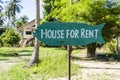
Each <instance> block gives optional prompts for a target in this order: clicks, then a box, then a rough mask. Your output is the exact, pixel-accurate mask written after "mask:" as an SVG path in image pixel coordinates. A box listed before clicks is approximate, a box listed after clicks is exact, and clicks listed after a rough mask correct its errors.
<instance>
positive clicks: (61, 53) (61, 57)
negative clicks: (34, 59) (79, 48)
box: [0, 47, 79, 80]
mask: <svg viewBox="0 0 120 80" xmlns="http://www.w3.org/2000/svg"><path fill="white" fill-rule="evenodd" d="M11 49H12V50H13V48H11ZM11 49H10V48H8V49H7V48H6V49H0V50H4V51H6V52H8V53H10V52H11ZM40 49H41V50H40V52H41V55H40V59H41V60H40V63H39V64H38V65H34V66H33V67H31V68H23V65H24V64H25V63H26V62H27V61H28V60H27V59H25V60H22V61H20V63H19V64H17V65H15V66H13V67H12V68H11V69H10V70H8V71H4V72H3V73H0V76H1V77H0V80H6V79H10V80H13V79H14V80H25V79H26V80H39V79H40V80H47V79H48V78H53V77H62V76H67V57H66V50H61V49H59V48H42V47H41V48H40ZM16 50H17V51H18V52H20V53H19V54H22V53H23V54H24V53H26V54H27V53H32V50H33V48H29V47H25V48H22V49H21V48H17V49H16ZM22 51H23V52H22ZM26 51H27V52H26ZM2 52H3V51H2ZM18 57H20V56H18ZM71 67H72V68H71V69H72V75H74V74H77V72H78V69H79V68H78V66H77V65H75V64H73V63H72V66H71ZM6 76H7V77H6Z"/></svg>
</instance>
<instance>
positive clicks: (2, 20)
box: [0, 0, 4, 26]
mask: <svg viewBox="0 0 120 80" xmlns="http://www.w3.org/2000/svg"><path fill="white" fill-rule="evenodd" d="M2 4H3V1H2V0H0V26H1V25H3V23H4V19H3V13H2V10H3V7H2Z"/></svg>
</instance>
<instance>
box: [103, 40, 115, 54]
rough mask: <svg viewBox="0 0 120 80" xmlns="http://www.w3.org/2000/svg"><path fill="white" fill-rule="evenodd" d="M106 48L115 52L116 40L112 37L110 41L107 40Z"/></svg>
mask: <svg viewBox="0 0 120 80" xmlns="http://www.w3.org/2000/svg"><path fill="white" fill-rule="evenodd" d="M105 47H107V50H108V51H109V52H110V53H117V40H116V39H112V40H111V41H110V42H108V43H107V44H106V46H105Z"/></svg>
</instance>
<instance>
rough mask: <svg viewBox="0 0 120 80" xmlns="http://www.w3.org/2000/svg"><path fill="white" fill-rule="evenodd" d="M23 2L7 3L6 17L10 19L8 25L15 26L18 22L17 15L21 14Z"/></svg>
mask: <svg viewBox="0 0 120 80" xmlns="http://www.w3.org/2000/svg"><path fill="white" fill-rule="evenodd" d="M20 2H21V0H10V1H7V5H6V6H5V16H6V18H7V19H8V24H9V25H11V26H14V21H15V20H16V14H17V13H20V10H21V8H22V6H21V5H20V4H19V3H20Z"/></svg>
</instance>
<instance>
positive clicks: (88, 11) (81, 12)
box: [45, 0, 120, 41]
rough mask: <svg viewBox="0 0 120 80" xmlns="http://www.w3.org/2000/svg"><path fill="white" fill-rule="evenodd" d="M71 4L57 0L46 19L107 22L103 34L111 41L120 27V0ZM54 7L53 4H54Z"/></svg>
mask: <svg viewBox="0 0 120 80" xmlns="http://www.w3.org/2000/svg"><path fill="white" fill-rule="evenodd" d="M73 2H74V3H73V4H72V5H71V6H70V3H69V1H68V0H58V1H57V0H56V1H55V2H54V3H53V5H54V6H55V7H54V8H53V9H52V10H51V12H50V14H49V15H48V16H47V17H46V18H45V19H46V21H47V20H49V19H50V18H51V17H52V18H54V19H55V20H57V21H60V22H68V21H69V22H83V23H87V24H90V25H98V24H100V23H106V25H105V28H104V29H103V36H104V38H105V40H106V41H110V40H111V39H112V38H113V37H114V35H115V34H116V33H117V32H118V30H119V29H120V27H119V22H120V19H119V16H120V12H119V10H120V7H119V6H120V4H119V2H120V0H117V1H111V0H92V1H90V0H80V1H77V2H75V1H74V0H73ZM52 7H53V6H52Z"/></svg>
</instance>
